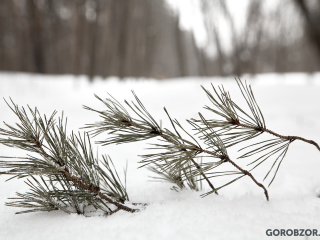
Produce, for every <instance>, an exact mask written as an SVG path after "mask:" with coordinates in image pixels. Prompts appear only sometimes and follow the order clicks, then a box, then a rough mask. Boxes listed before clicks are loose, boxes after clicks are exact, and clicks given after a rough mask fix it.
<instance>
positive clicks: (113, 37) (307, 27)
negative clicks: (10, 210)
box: [0, 0, 320, 79]
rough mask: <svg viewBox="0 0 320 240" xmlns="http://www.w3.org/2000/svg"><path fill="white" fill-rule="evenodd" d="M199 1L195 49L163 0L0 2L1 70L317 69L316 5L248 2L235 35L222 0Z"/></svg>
mask: <svg viewBox="0 0 320 240" xmlns="http://www.w3.org/2000/svg"><path fill="white" fill-rule="evenodd" d="M198 3H200V10H201V11H202V13H203V20H204V25H205V28H206V31H207V35H208V37H207V38H208V43H207V45H206V46H205V47H201V48H200V47H198V46H197V44H196V41H195V38H194V34H193V33H192V32H191V31H186V30H182V29H181V28H180V26H179V16H178V14H177V13H175V12H174V11H173V10H172V9H171V8H170V7H168V6H167V3H166V2H165V0H72V1H71V0H2V1H1V6H0V71H23V72H36V73H49V74H75V75H79V74H86V75H88V76H90V78H92V77H93V76H95V75H100V76H102V77H106V76H119V77H126V76H132V77H153V78H159V79H161V78H171V77H180V76H195V75H197V76H212V75H220V76H224V75H231V74H232V75H241V74H243V73H253V74H255V73H263V72H293V71H304V72H313V71H319V70H320V27H319V26H320V24H319V22H320V3H319V1H309V0H282V1H279V5H278V7H277V8H275V9H274V10H272V11H269V12H266V11H265V6H264V4H265V1H260V0H250V1H249V4H248V5H247V11H246V16H245V17H246V19H245V24H244V26H243V27H242V29H237V26H236V24H237V23H236V20H235V18H234V16H233V13H232V11H230V9H229V8H230V6H229V7H228V5H227V3H226V1H224V0H199V2H198ZM186 4H187V1H186ZM298 13H300V14H298ZM192 17H193V16H190V18H192ZM221 23H223V26H224V27H223V28H221ZM226 31H227V32H229V34H228V36H229V39H227V41H228V42H229V48H228V49H226V48H225V41H226V39H223V38H222V36H223V35H224V33H225V32H226ZM299 31H300V32H302V33H300V35H299V34H297V32H299ZM204 49H205V50H204Z"/></svg>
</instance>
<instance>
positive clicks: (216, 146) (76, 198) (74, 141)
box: [0, 79, 320, 216]
mask: <svg viewBox="0 0 320 240" xmlns="http://www.w3.org/2000/svg"><path fill="white" fill-rule="evenodd" d="M236 83H237V84H238V87H239V89H240V92H241V93H242V96H243V98H244V100H245V103H246V105H247V106H246V108H247V109H248V110H244V108H242V107H240V106H239V105H238V104H236V103H235V102H234V101H233V100H232V99H231V96H230V94H229V92H227V91H225V89H224V87H223V86H220V87H218V88H216V87H214V86H213V85H212V90H211V91H210V90H208V89H205V88H203V87H202V88H203V90H204V91H205V93H206V95H207V96H208V98H209V100H210V101H211V103H212V105H211V106H205V109H206V110H207V111H209V113H210V119H208V118H205V117H204V116H203V115H202V114H201V113H199V118H198V119H189V120H187V123H188V124H190V125H191V127H192V129H193V131H191V132H189V131H187V130H185V128H184V127H183V126H182V125H181V124H180V122H179V121H178V120H177V119H173V118H172V117H171V116H170V115H169V113H168V111H167V110H166V108H164V111H165V113H166V115H167V117H168V118H169V120H170V123H171V127H170V129H171V130H169V127H167V128H165V127H162V126H161V124H159V123H158V122H157V121H155V119H154V118H153V117H152V115H151V114H150V113H149V112H148V111H147V109H146V108H145V107H144V105H143V103H142V102H141V101H140V99H139V98H138V97H137V96H136V94H135V93H134V92H133V95H134V98H135V101H132V102H131V103H129V102H128V101H125V105H126V107H125V106H123V105H122V104H120V103H119V102H118V101H117V100H116V99H114V98H113V97H112V96H111V95H110V96H109V97H108V98H107V99H105V100H103V99H101V98H100V97H98V96H96V97H97V98H98V99H99V100H100V101H101V102H103V103H104V105H105V107H106V109H104V110H95V109H92V108H90V107H87V106H85V107H84V108H85V109H87V110H90V111H94V112H96V113H98V114H99V115H100V117H101V118H102V120H101V121H100V122H96V123H93V124H88V125H87V126H86V127H85V128H87V129H89V133H84V134H83V135H81V134H80V133H78V134H74V133H73V132H72V133H71V135H70V136H67V133H66V125H67V121H66V119H64V118H63V115H62V117H61V118H56V112H54V113H53V114H52V115H51V116H50V117H49V118H47V117H46V116H43V117H42V116H41V115H40V113H39V111H38V109H37V108H35V109H31V108H30V107H29V106H28V113H27V111H26V110H25V108H23V107H22V108H19V107H18V105H16V104H15V103H14V102H13V101H11V103H10V104H9V103H7V104H8V106H9V107H10V108H11V110H12V111H13V113H14V114H15V115H16V116H17V117H18V119H19V121H20V122H19V123H17V124H16V125H14V126H12V125H9V124H6V123H5V126H6V129H2V128H0V136H1V138H0V143H2V144H4V145H6V146H8V147H15V148H20V149H22V150H25V151H27V152H28V154H27V155H26V156H25V157H20V158H16V157H1V159H3V160H2V161H0V168H1V169H2V171H1V172H0V174H8V175H12V177H11V178H10V179H12V178H27V180H26V181H25V183H26V184H28V186H29V187H30V192H27V193H24V194H21V193H17V197H15V198H11V199H13V200H14V201H13V202H9V203H6V205H8V206H13V207H19V208H20V209H26V210H22V211H19V212H18V213H27V212H36V211H53V210H62V211H64V212H67V213H77V214H84V215H86V216H89V215H94V214H98V215H101V214H104V215H111V214H113V213H116V212H118V211H119V210H124V211H128V212H138V211H140V210H141V209H143V208H145V207H146V206H147V204H142V203H131V202H130V201H129V196H128V194H127V191H126V186H125V184H122V182H121V180H120V178H119V176H118V174H117V171H116V169H115V168H114V166H113V163H112V161H111V158H110V157H109V156H105V155H103V156H102V157H101V158H102V159H101V160H98V158H97V157H95V156H94V154H93V151H92V147H91V141H90V136H91V137H95V136H97V135H100V134H102V133H106V136H107V138H106V139H105V140H102V141H98V142H97V143H98V144H101V145H109V144H124V143H132V142H136V141H141V140H149V139H153V138H154V139H156V140H157V142H156V143H154V142H153V143H152V145H153V148H152V149H153V150H154V152H153V153H151V154H145V155H142V160H141V162H140V163H141V167H148V168H149V169H150V170H151V171H152V172H154V173H156V174H157V176H158V177H154V178H155V179H157V180H162V181H167V182H170V183H171V184H173V185H174V186H173V187H172V188H171V189H173V190H175V191H180V190H182V189H186V188H187V189H191V190H195V191H197V190H199V189H201V188H202V186H203V185H204V184H206V185H207V186H208V187H209V188H210V190H209V191H208V192H207V193H205V194H203V195H201V196H203V197H204V196H208V195H210V194H212V193H215V194H218V191H219V190H220V189H221V188H223V187H226V186H229V185H230V184H232V183H233V182H235V181H237V180H239V179H241V178H242V177H245V176H247V177H249V178H250V179H251V180H252V181H253V182H254V183H255V184H256V185H257V186H258V187H260V188H261V189H262V190H263V191H264V195H265V197H266V199H267V200H269V195H268V191H267V189H266V187H265V186H264V185H263V184H261V183H259V182H258V181H257V180H256V179H255V177H254V176H253V175H252V170H254V169H255V168H257V167H258V166H262V165H261V164H262V163H263V162H265V161H267V160H268V161H271V162H272V165H271V168H270V169H266V175H265V179H266V178H269V177H270V181H269V186H270V184H271V183H272V182H273V181H274V179H275V177H276V175H277V173H278V170H279V167H280V165H281V162H282V161H283V159H284V157H285V155H286V153H287V151H288V148H289V146H290V144H291V143H292V142H293V141H295V140H301V141H304V142H307V143H309V144H312V145H314V146H315V147H317V149H318V150H319V151H320V148H319V145H318V144H317V143H315V142H314V141H312V140H307V139H304V138H301V137H296V136H282V135H280V134H277V133H275V132H273V131H271V130H269V129H267V127H266V123H265V119H264V117H263V114H262V112H261V110H260V108H259V106H258V104H257V102H256V100H255V97H254V95H253V92H252V89H251V86H250V85H247V83H246V82H245V83H243V82H242V81H240V79H239V80H236ZM265 133H267V134H269V135H270V136H272V138H270V139H267V140H265V139H264V140H256V139H258V136H260V135H261V134H265ZM251 140H256V141H254V142H253V141H251ZM247 141H248V142H247ZM238 143H247V144H246V146H245V147H242V148H240V149H238V150H239V152H241V155H240V156H239V157H238V159H241V158H251V159H252V160H251V162H250V163H249V164H248V165H247V166H248V169H244V168H243V167H241V166H239V164H238V163H237V162H238V160H236V159H231V158H230V156H229V155H228V151H227V149H228V148H231V147H233V148H235V147H237V146H236V145H237V144H238ZM225 164H229V165H231V166H232V167H233V168H234V170H233V171H225V170H220V169H221V167H220V166H224V165H225ZM271 172H273V174H271ZM223 176H234V177H233V179H231V180H229V181H228V182H226V183H225V184H223V185H221V186H216V184H215V182H214V179H216V178H217V177H223Z"/></svg>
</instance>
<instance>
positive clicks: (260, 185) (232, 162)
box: [199, 148, 269, 201]
mask: <svg viewBox="0 0 320 240" xmlns="http://www.w3.org/2000/svg"><path fill="white" fill-rule="evenodd" d="M199 151H201V152H203V153H207V154H209V155H212V156H215V157H218V158H220V159H221V160H224V161H226V162H229V163H231V164H232V165H233V166H234V167H236V168H237V169H238V170H240V171H241V172H242V173H243V174H244V175H246V176H249V177H250V178H251V179H252V180H253V181H254V183H255V184H257V185H258V186H259V187H261V188H262V189H263V190H264V194H265V196H266V198H267V201H269V194H268V191H267V189H266V188H265V187H264V186H263V185H262V184H261V183H259V182H258V181H257V180H256V179H255V178H254V177H253V175H252V174H251V173H250V172H249V171H247V170H244V169H242V168H241V167H240V166H238V165H237V164H236V163H235V162H234V161H232V160H231V159H230V158H229V157H228V156H225V155H219V154H216V153H213V152H210V151H208V150H205V149H202V148H199Z"/></svg>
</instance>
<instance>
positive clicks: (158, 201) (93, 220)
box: [0, 73, 320, 240]
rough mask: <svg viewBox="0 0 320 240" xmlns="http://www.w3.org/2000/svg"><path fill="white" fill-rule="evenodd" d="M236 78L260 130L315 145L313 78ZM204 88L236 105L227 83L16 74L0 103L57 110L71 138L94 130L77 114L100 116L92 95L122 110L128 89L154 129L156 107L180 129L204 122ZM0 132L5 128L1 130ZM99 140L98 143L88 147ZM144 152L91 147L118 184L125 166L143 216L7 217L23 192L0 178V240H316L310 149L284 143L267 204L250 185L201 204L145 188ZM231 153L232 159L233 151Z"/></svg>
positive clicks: (2, 79) (316, 87)
mask: <svg viewBox="0 0 320 240" xmlns="http://www.w3.org/2000/svg"><path fill="white" fill-rule="evenodd" d="M242 79H243V80H244V79H246V80H248V81H249V82H250V83H251V84H252V88H253V91H254V93H255V97H256V99H257V102H258V104H259V106H260V108H261V110H262V112H263V114H264V117H265V119H266V124H267V127H268V128H269V129H271V130H273V131H275V132H278V133H280V134H282V135H295V136H301V137H305V138H307V139H311V140H314V141H316V142H318V143H320V135H319V133H320V122H319V118H320V108H319V102H320V94H319V93H320V74H319V73H316V74H313V75H307V74H303V73H295V74H293V73H291V74H282V75H278V74H264V75H256V76H250V75H247V76H244V77H242ZM210 83H213V84H214V85H220V84H223V85H224V87H225V88H226V89H228V90H229V91H230V94H231V96H232V97H233V99H234V100H235V101H238V100H239V99H241V95H240V94H239V92H238V89H237V86H236V83H235V81H234V80H233V79H232V78H187V79H173V80H161V81H156V80H152V79H126V80H121V81H120V80H118V79H117V78H109V79H107V80H103V79H98V78H97V79H96V81H94V82H93V83H90V82H89V81H87V79H86V78H85V77H82V76H80V77H74V76H71V75H64V76H43V75H32V74H23V73H0V96H1V97H4V98H5V99H6V100H9V97H11V98H12V99H13V101H14V102H15V103H17V104H18V105H19V106H26V105H27V104H29V105H30V106H31V107H35V106H37V107H38V109H39V110H40V113H42V114H47V115H50V114H51V113H52V112H53V111H54V110H57V111H58V112H59V114H61V112H62V111H64V115H65V116H67V117H68V129H69V131H71V130H77V129H78V128H81V127H83V126H84V125H85V124H87V123H92V122H95V121H99V117H98V115H96V114H94V113H92V112H88V111H86V110H84V109H83V108H82V105H87V106H90V107H92V108H95V109H103V105H102V104H101V103H100V102H99V101H98V100H97V99H95V98H94V96H93V93H96V94H97V95H98V96H100V97H102V98H104V97H107V92H108V93H110V94H111V95H113V96H114V97H115V98H116V99H118V100H119V101H120V102H123V100H124V99H127V100H133V96H132V94H131V90H134V91H135V92H136V94H137V95H138V96H139V98H140V99H141V101H142V102H143V103H144V104H145V106H146V108H147V109H148V110H149V112H150V113H151V114H152V115H153V116H154V118H155V119H156V120H162V124H163V126H167V127H169V128H170V125H169V122H168V120H167V119H166V115H165V113H164V111H163V107H164V106H165V107H166V108H167V110H168V111H169V113H170V114H171V116H172V117H173V118H177V119H178V120H179V121H180V123H182V124H183V126H185V127H187V124H186V123H185V121H184V119H189V118H197V114H198V112H199V111H201V112H202V113H204V115H205V116H206V117H209V116H210V114H209V113H206V111H205V110H204V109H203V108H202V107H203V106H204V105H210V102H209V100H208V99H207V98H206V96H205V94H204V92H203V91H202V89H201V87H200V85H204V86H205V87H206V88H210ZM241 101H242V100H241ZM0 113H1V115H0V116H1V121H5V122H7V123H9V124H13V123H15V122H16V121H17V119H16V118H15V116H14V115H13V113H12V112H11V111H10V109H9V108H8V107H7V105H6V104H5V102H4V101H0ZM0 127H1V128H2V127H4V126H3V124H1V126H0ZM101 139H103V136H98V137H96V138H95V139H94V140H101ZM146 147H147V145H146V142H142V143H133V144H126V145H119V146H107V147H101V146H99V147H98V150H99V153H100V154H109V155H110V156H111V158H112V160H113V162H114V163H115V165H116V167H117V168H118V172H119V173H120V175H121V173H122V169H123V168H124V167H125V165H126V161H128V164H129V165H128V176H127V181H128V191H129V197H130V200H131V201H132V202H143V203H149V206H147V208H146V209H145V210H143V211H142V212H139V213H134V214H131V213H127V212H123V211H122V212H121V211H120V212H118V213H116V214H114V215H112V216H109V217H89V218H86V217H82V216H78V215H67V214H65V213H63V212H50V213H31V214H22V215H15V214H14V213H15V212H16V211H17V210H18V209H15V208H12V207H6V206H4V203H5V202H7V201H8V200H7V198H8V197H14V196H15V192H16V191H19V192H24V191H26V190H27V189H28V188H27V186H25V184H24V183H23V180H21V179H20V180H11V181H9V182H5V180H6V179H7V177H5V176H0V186H1V191H0V210H1V218H0V239H10V240H11V239H34V240H37V239H39V240H40V239H41V240H42V239H46V240H49V239H70V238H74V239H88V238H90V239H139V240H140V239H219V240H220V239H277V238H281V237H280V236H279V237H274V236H273V237H268V236H267V235H266V230H267V229H311V230H312V229H317V230H318V232H319V233H320V224H319V223H320V198H318V197H317V195H320V174H319V169H320V161H319V160H320V159H319V152H318V151H317V149H316V148H315V147H314V146H312V145H309V144H306V143H304V142H298V141H296V142H294V143H292V145H291V146H290V148H289V151H288V154H287V156H286V158H285V160H284V161H283V163H282V166H281V168H280V171H279V173H278V176H277V178H276V180H275V182H274V183H273V184H272V185H271V187H270V188H269V189H268V191H269V195H270V201H269V202H267V201H266V200H265V197H264V194H263V191H262V190H261V189H260V188H258V187H257V186H256V185H255V184H254V183H252V181H251V180H250V179H249V178H243V179H241V180H239V181H238V182H236V183H234V184H232V185H230V186H228V187H226V188H224V189H222V190H221V191H220V192H219V194H220V195H219V196H216V195H214V194H212V195H210V196H208V197H205V198H200V197H199V196H200V195H201V193H204V192H205V190H208V189H204V190H203V191H202V192H191V191H183V192H180V193H177V192H174V191H171V190H170V187H171V185H170V184H166V183H158V182H151V181H150V178H149V177H148V176H149V175H151V173H150V172H148V171H147V170H146V169H137V167H139V164H138V163H137V162H138V161H139V160H140V159H139V157H138V155H139V154H144V153H146V152H148V150H145V149H144V148H146ZM230 154H231V156H235V155H234V154H235V152H231V153H230ZM0 155H1V156H23V152H21V151H20V150H17V149H12V148H7V147H4V146H2V145H1V146H0ZM237 161H240V160H237ZM240 163H241V162H240ZM241 164H242V163H241ZM242 166H245V164H244V165H243V164H242ZM266 170H268V164H266V166H265V168H264V167H261V169H260V170H259V169H257V171H254V172H253V175H254V176H256V178H257V180H258V181H260V182H262V180H263V177H264V174H265V173H266ZM215 181H217V182H218V183H219V181H220V180H218V179H217V180H215ZM214 183H215V182H214ZM217 185H219V184H217ZM265 185H267V182H265ZM282 238H283V237H282ZM317 238H319V237H308V239H317ZM296 239H307V238H306V237H296Z"/></svg>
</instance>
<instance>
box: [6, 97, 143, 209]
mask: <svg viewBox="0 0 320 240" xmlns="http://www.w3.org/2000/svg"><path fill="white" fill-rule="evenodd" d="M11 103H12V106H11V105H9V104H8V106H9V107H10V108H11V110H12V111H13V112H14V113H15V115H17V116H18V118H19V120H20V123H19V124H16V127H13V126H10V125H8V124H5V125H6V126H7V128H8V130H5V129H0V136H3V137H2V138H0V143H2V144H4V145H6V146H9V147H15V148H20V149H23V150H27V151H28V152H30V153H34V154H37V155H38V156H39V157H35V156H31V155H28V157H25V158H17V159H18V160H17V161H0V167H1V168H7V169H9V170H8V171H4V172H1V173H0V174H9V175H13V177H12V178H15V177H17V178H22V177H28V176H30V177H31V178H32V179H33V181H34V182H35V184H36V185H35V184H33V183H32V182H30V180H28V181H27V182H26V183H27V184H28V185H29V186H30V187H31V189H32V193H26V194H18V196H19V198H18V200H19V201H17V202H13V203H8V204H7V205H9V206H20V207H27V208H32V209H31V210H27V211H24V212H33V211H38V210H39V211H46V210H55V209H60V210H62V211H65V212H68V211H69V210H66V209H67V208H66V207H65V205H66V203H68V204H67V205H68V206H69V207H71V208H73V209H75V210H76V212H77V213H80V212H83V211H82V210H81V211H80V207H79V206H80V204H79V202H78V201H79V197H80V196H82V197H80V199H81V198H82V199H85V201H84V200H83V201H80V202H89V203H90V205H92V206H94V208H95V209H104V211H105V212H110V211H112V210H111V208H110V207H109V206H108V205H109V204H111V205H114V206H115V207H117V209H119V210H124V211H128V212H137V211H139V209H134V208H130V207H128V206H126V205H124V204H123V203H124V202H125V201H127V200H129V197H128V194H127V192H126V189H125V188H124V186H123V185H122V183H121V181H120V179H119V176H118V174H117V173H116V170H115V169H114V167H113V168H112V167H111V165H110V163H111V164H112V161H111V159H110V158H108V157H107V156H103V161H102V165H103V166H104V169H103V168H102V167H101V166H100V165H99V161H98V160H97V159H96V158H94V156H93V151H92V147H91V143H90V139H89V136H88V135H86V134H84V136H83V137H81V136H80V134H79V135H78V136H77V135H75V134H73V133H72V134H71V136H70V137H67V135H66V121H64V120H63V116H62V118H60V119H58V122H57V123H56V121H55V120H54V116H55V114H56V112H54V113H53V114H52V115H51V117H50V118H49V119H47V118H46V116H44V117H43V118H42V117H41V116H40V113H39V112H38V110H37V109H35V110H32V109H31V108H30V107H28V108H29V112H30V115H31V117H32V118H31V119H30V118H29V116H28V114H27V112H26V111H25V109H24V108H21V109H19V107H18V106H17V105H16V104H14V103H13V102H12V101H11ZM4 158H6V159H11V158H8V157H4ZM21 160H23V161H21ZM36 175H39V176H40V178H41V180H42V181H41V182H42V184H44V185H45V186H42V185H41V183H40V182H39V181H37V180H36V178H35V177H34V176H36ZM45 178H46V179H47V180H44V179H45ZM47 181H49V182H50V184H49V185H50V186H51V187H50V186H48V185H46V182H47ZM53 181H54V182H58V183H59V185H60V187H61V188H62V189H60V190H59V189H57V188H56V187H55V185H54V184H52V182H53ZM53 198H54V199H55V200H52V199H53ZM66 199H68V200H66ZM55 201H57V202H58V203H57V204H54V202H55ZM104 201H106V202H104ZM32 202H34V204H33V203H32ZM48 204H49V205H48Z"/></svg>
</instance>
